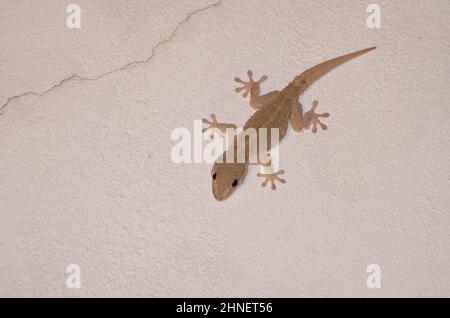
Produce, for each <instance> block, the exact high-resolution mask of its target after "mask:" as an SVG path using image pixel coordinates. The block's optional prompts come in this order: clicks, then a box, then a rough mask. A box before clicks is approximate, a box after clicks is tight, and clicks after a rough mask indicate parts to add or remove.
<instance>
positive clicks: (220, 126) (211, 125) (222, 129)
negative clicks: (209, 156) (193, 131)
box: [202, 114, 237, 138]
mask: <svg viewBox="0 0 450 318" xmlns="http://www.w3.org/2000/svg"><path fill="white" fill-rule="evenodd" d="M210 117H211V120H208V119H206V118H203V119H202V122H203V123H204V124H206V125H208V127H206V128H203V129H202V133H205V132H207V131H209V130H216V131H218V132H219V133H220V134H221V135H222V136H223V137H224V136H225V135H226V133H227V129H232V130H233V131H235V130H236V128H237V126H236V125H235V124H230V123H219V122H217V118H216V115H215V114H211V115H210ZM213 137H214V135H211V138H213Z"/></svg>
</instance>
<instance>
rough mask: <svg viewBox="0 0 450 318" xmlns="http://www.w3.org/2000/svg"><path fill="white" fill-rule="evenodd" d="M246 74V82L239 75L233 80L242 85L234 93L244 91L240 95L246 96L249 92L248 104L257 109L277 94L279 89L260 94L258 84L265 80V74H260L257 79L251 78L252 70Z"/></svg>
mask: <svg viewBox="0 0 450 318" xmlns="http://www.w3.org/2000/svg"><path fill="white" fill-rule="evenodd" d="M247 75H248V82H244V81H243V80H241V79H240V78H239V77H236V78H235V79H234V80H235V81H236V82H237V83H239V84H242V87H238V88H236V93H240V92H241V91H244V93H243V94H242V97H244V98H245V97H247V96H248V94H250V106H251V107H253V108H255V109H257V108H261V106H263V105H264V104H265V103H267V102H268V101H269V100H270V99H271V98H272V97H274V96H275V95H277V94H279V93H280V92H279V91H273V92H270V93H267V94H265V95H262V96H260V93H261V89H260V85H261V83H262V82H264V81H266V80H267V75H263V76H261V78H260V79H259V80H257V81H254V80H253V73H252V71H248V72H247Z"/></svg>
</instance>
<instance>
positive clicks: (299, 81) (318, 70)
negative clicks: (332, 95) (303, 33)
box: [292, 46, 376, 93]
mask: <svg viewBox="0 0 450 318" xmlns="http://www.w3.org/2000/svg"><path fill="white" fill-rule="evenodd" d="M375 49H376V47H375V46H374V47H370V48H367V49H364V50H360V51H356V52H353V53H350V54H346V55H342V56H339V57H336V58H334V59H332V60H329V61H326V62H323V63H320V64H317V65H316V66H313V67H311V68H310V69H308V70H306V71H304V72H303V73H302V74H300V75H298V76H297V77H296V78H295V79H294V80H293V82H292V83H293V84H294V85H295V86H297V87H299V90H300V93H302V92H304V91H305V90H306V89H307V88H308V87H309V86H311V85H312V84H313V83H314V82H315V81H317V80H318V79H319V78H320V77H322V76H323V75H325V74H326V73H328V72H329V71H331V70H332V69H334V68H336V67H337V66H339V65H341V64H343V63H345V62H347V61H350V60H352V59H354V58H355V57H358V56H360V55H363V54H365V53H367V52H370V51H372V50H375Z"/></svg>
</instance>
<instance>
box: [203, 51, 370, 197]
mask: <svg viewBox="0 0 450 318" xmlns="http://www.w3.org/2000/svg"><path fill="white" fill-rule="evenodd" d="M374 49H375V47H371V48H367V49H364V50H361V51H357V52H353V53H350V54H346V55H343V56H340V57H337V58H334V59H332V60H329V61H326V62H323V63H320V64H318V65H316V66H314V67H312V68H310V69H308V70H306V71H304V72H303V73H301V74H300V75H298V76H296V77H295V78H294V80H293V81H292V82H290V83H289V84H288V85H287V86H286V87H285V88H284V89H282V90H281V91H273V92H270V93H268V94H265V95H262V96H261V95H260V84H261V82H263V81H265V80H267V76H265V75H264V76H262V77H261V79H259V80H258V81H254V80H253V78H252V72H251V71H248V77H249V81H248V82H244V81H242V80H241V79H240V78H235V81H236V82H238V83H240V84H242V85H243V86H242V87H239V88H237V89H236V92H237V93H239V92H241V91H242V90H244V94H243V96H244V97H247V96H248V94H250V106H251V107H253V108H255V109H257V111H256V112H255V113H254V114H253V115H252V116H251V117H250V118H249V119H248V120H247V122H246V123H245V124H244V127H243V132H245V131H246V130H247V129H249V128H254V129H256V130H258V129H260V128H266V129H268V130H270V129H271V128H278V129H279V139H278V140H277V141H274V142H279V141H281V139H283V138H284V136H285V135H286V132H287V129H288V126H289V123H291V126H292V128H293V129H294V131H296V132H299V131H301V130H302V129H303V128H305V129H309V128H311V127H312V131H313V132H314V133H315V132H317V126H318V125H319V126H320V127H321V128H322V129H323V130H326V129H327V126H326V125H325V124H323V123H322V122H321V121H320V118H325V117H328V116H329V114H328V113H323V114H317V113H316V112H315V109H316V107H317V106H318V102H317V101H314V102H313V105H312V108H311V109H310V110H309V111H307V112H306V113H303V107H302V105H301V104H300V103H299V101H298V98H299V97H300V95H301V94H302V93H303V92H304V91H306V89H307V88H308V87H309V86H311V84H313V83H314V82H315V81H316V80H317V79H319V78H320V77H321V76H322V75H324V74H325V73H327V72H329V71H330V70H332V69H333V68H335V67H337V66H338V65H340V64H342V63H345V62H347V61H349V60H351V59H353V58H355V57H357V56H360V55H362V54H364V53H367V52H369V51H371V50H374ZM211 118H212V121H208V120H206V119H203V122H204V123H205V124H208V125H209V127H207V128H206V129H204V131H205V130H208V129H218V130H220V131H221V132H224V130H225V128H235V127H236V125H233V124H224V123H218V122H217V120H216V116H215V115H214V114H213V115H211ZM240 135H242V133H241V134H240ZM234 138H235V140H236V139H237V138H239V136H235V137H234ZM244 138H246V137H245V136H244ZM267 139H268V142H267V145H268V147H269V148H268V149H269V150H270V148H271V147H273V146H274V145H275V143H274V144H272V143H271V140H270V136H268V137H267ZM245 143H246V145H248V141H247V140H245ZM237 145H238V143H237V142H235V143H234V144H233V146H232V147H233V148H234V149H228V150H226V151H224V152H223V154H222V155H221V156H220V157H219V159H220V160H217V161H216V162H215V163H214V166H213V167H212V170H211V177H212V192H213V195H214V197H215V198H216V199H217V200H218V201H221V200H224V199H226V198H227V197H228V196H229V195H230V194H231V193H232V192H233V191H234V190H235V189H236V188H237V186H238V185H239V184H241V183H242V182H243V180H244V179H245V176H246V175H247V171H248V167H249V165H250V164H251V163H250V161H249V153H248V149H247V148H249V147H247V146H246V147H245V152H246V153H245V160H244V162H237V161H236V160H234V161H232V162H227V160H226V158H229V157H227V152H229V151H231V150H232V151H233V155H232V156H234V158H235V159H236V153H237V152H238V151H237V149H236V147H237ZM257 164H260V165H266V164H264V163H262V162H261V161H259V163H257ZM281 174H284V170H279V171H277V172H273V173H258V176H259V177H263V178H265V181H264V182H263V183H262V186H263V187H264V186H266V185H267V183H268V182H270V183H271V185H272V189H276V186H275V182H276V181H279V182H280V183H285V182H286V181H285V180H284V179H282V178H280V177H279V176H280V175H281Z"/></svg>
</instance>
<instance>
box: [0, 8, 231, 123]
mask: <svg viewBox="0 0 450 318" xmlns="http://www.w3.org/2000/svg"><path fill="white" fill-rule="evenodd" d="M222 2H223V0H218V1H217V2H214V3H212V4H209V5H207V6H205V7H202V8H200V9H197V10H194V11H192V12H190V13H188V14H187V15H186V17H185V18H184V19H183V20H182V21H180V22H179V23H178V24H177V25H176V26H175V28H174V30H173V31H172V32H171V33H170V34H169V35H168V36H166V37H164V38H163V39H162V40H160V41H159V42H158V43H156V44H155V45H154V46H153V47H152V50H151V52H150V55H149V56H148V57H147V58H146V59H144V60H136V61H131V62H129V63H127V64H125V65H123V66H120V67H117V68H114V69H112V70H110V71H107V72H104V73H101V74H100V75H98V76H95V77H85V76H79V75H77V74H73V75H71V76H69V77H66V78H64V79H62V80H61V81H59V82H58V83H56V84H54V85H53V86H51V87H49V88H48V89H46V90H45V91H43V92H40V93H39V92H34V91H28V92H24V93H22V94H19V95H14V96H11V97H9V98H8V99H7V100H6V102H5V103H4V104H3V105H2V106H1V107H0V115H3V114H4V113H5V112H6V110H7V108H8V105H9V104H10V103H11V102H13V101H14V100H16V99H19V98H22V97H26V96H38V97H42V96H45V95H46V94H48V93H50V92H51V91H53V90H54V89H56V88H58V87H60V86H63V85H64V84H65V83H67V82H71V81H74V80H78V81H79V82H87V81H97V80H99V79H102V78H103V77H105V76H108V75H110V74H113V73H116V72H120V71H124V70H126V69H128V68H129V67H131V66H133V65H138V64H147V63H149V62H150V61H152V59H153V57H154V56H155V54H156V52H157V51H158V49H159V48H161V47H162V46H164V45H165V44H167V43H169V42H170V41H172V40H173V39H174V38H175V37H176V36H177V33H178V31H179V30H180V28H181V27H182V26H183V25H184V24H186V23H187V22H189V20H190V19H191V18H192V17H193V16H195V15H197V14H198V13H201V12H203V11H206V10H208V9H211V8H214V7H218V6H219V5H221V4H222Z"/></svg>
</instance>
